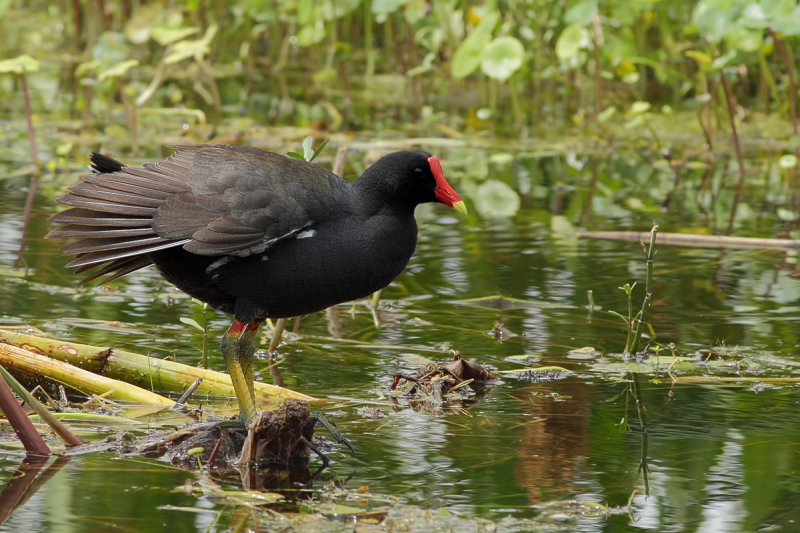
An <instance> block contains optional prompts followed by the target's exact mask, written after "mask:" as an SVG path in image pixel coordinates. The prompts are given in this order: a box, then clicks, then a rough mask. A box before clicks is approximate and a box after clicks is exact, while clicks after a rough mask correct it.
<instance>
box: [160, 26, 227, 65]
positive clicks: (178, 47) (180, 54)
mask: <svg viewBox="0 0 800 533" xmlns="http://www.w3.org/2000/svg"><path fill="white" fill-rule="evenodd" d="M217 29H218V27H217V25H216V24H213V25H211V26H209V27H208V29H207V30H206V33H205V35H203V37H201V38H200V39H195V40H192V41H187V40H183V41H178V42H177V43H175V44H173V45H172V47H173V48H172V52H170V54H169V55H168V56H167V57H166V58H165V59H164V63H165V64H167V65H171V64H173V63H179V62H181V61H183V60H184V59H189V58H190V57H195V56H200V57H202V56H204V55H206V54H207V53H208V52H209V51H210V50H211V41H212V40H213V39H214V36H215V35H216V34H217Z"/></svg>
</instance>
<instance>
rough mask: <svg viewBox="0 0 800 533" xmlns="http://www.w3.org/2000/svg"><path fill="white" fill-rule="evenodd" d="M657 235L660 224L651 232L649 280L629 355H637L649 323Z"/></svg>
mask: <svg viewBox="0 0 800 533" xmlns="http://www.w3.org/2000/svg"><path fill="white" fill-rule="evenodd" d="M657 233H658V224H653V228H652V229H651V230H650V246H649V247H648V249H647V257H646V258H645V261H646V262H647V280H646V281H645V286H644V300H642V308H641V309H640V310H639V313H638V315H637V317H636V331H635V332H634V334H633V344H632V345H631V349H630V351H628V353H636V351H637V350H638V349H639V341H640V340H641V339H642V324H644V323H645V322H647V313H648V311H649V310H650V303H651V302H652V301H653V267H654V264H655V258H656V234H657ZM626 351H627V350H626Z"/></svg>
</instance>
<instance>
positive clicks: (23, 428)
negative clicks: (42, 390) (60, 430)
mask: <svg viewBox="0 0 800 533" xmlns="http://www.w3.org/2000/svg"><path fill="white" fill-rule="evenodd" d="M0 406H2V410H3V414H5V416H6V418H7V419H8V422H9V424H11V427H12V428H13V429H14V433H16V434H17V437H19V440H20V442H21V443H22V446H23V447H24V448H25V451H26V452H28V453H35V454H37V455H50V448H48V446H47V444H46V443H45V442H44V439H43V438H42V436H41V435H39V432H38V431H36V428H34V427H33V424H32V423H31V421H30V419H29V418H28V416H27V415H26V414H25V411H23V410H22V407H20V405H19V403H17V399H16V398H15V397H14V394H13V393H12V392H11V387H9V385H8V383H6V381H5V380H0Z"/></svg>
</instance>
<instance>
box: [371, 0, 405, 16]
mask: <svg viewBox="0 0 800 533" xmlns="http://www.w3.org/2000/svg"><path fill="white" fill-rule="evenodd" d="M408 2H409V0H372V6H371V9H372V12H373V13H374V14H375V15H384V16H385V15H390V14H392V13H394V12H395V11H397V10H399V9H400V8H401V7H403V6H404V5H406V4H407V3H408Z"/></svg>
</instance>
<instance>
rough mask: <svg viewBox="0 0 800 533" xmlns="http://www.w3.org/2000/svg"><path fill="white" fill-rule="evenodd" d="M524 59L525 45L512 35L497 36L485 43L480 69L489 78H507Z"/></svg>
mask: <svg viewBox="0 0 800 533" xmlns="http://www.w3.org/2000/svg"><path fill="white" fill-rule="evenodd" d="M524 60H525V47H524V46H522V43H521V42H519V40H517V39H516V38H514V37H511V36H508V35H507V36H505V37H498V38H497V39H495V40H494V41H492V42H490V43H489V44H488V45H486V48H484V50H483V55H482V56H481V70H482V71H483V73H484V74H486V75H487V76H489V77H490V78H494V79H496V80H507V79H508V78H510V77H511V75H512V74H514V72H516V71H517V70H518V69H519V68H520V67H521V66H522V62H523V61H524Z"/></svg>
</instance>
